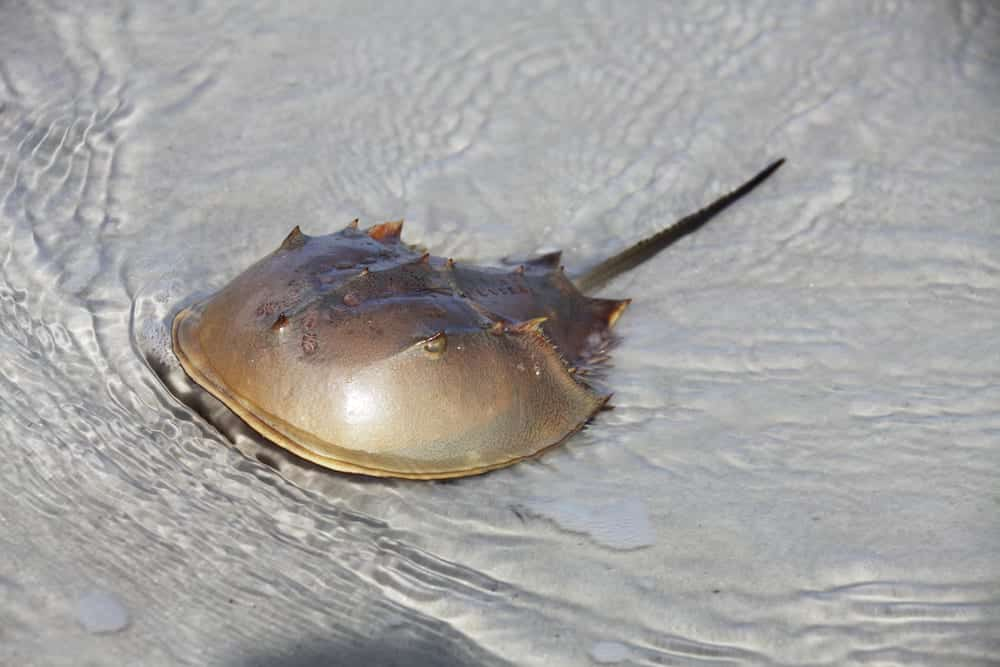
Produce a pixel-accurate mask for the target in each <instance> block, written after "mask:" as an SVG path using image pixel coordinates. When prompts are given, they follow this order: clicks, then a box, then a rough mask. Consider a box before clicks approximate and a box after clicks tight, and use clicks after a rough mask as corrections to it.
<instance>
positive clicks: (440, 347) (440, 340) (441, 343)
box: [424, 331, 448, 359]
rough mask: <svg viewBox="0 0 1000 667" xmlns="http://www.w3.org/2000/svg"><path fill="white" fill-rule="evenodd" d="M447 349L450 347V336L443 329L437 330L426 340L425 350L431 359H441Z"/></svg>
mask: <svg viewBox="0 0 1000 667" xmlns="http://www.w3.org/2000/svg"><path fill="white" fill-rule="evenodd" d="M446 349H448V337H447V336H446V335H445V334H444V332H443V331H439V332H437V333H436V334H434V335H433V336H431V337H430V338H428V339H427V340H425V341H424V352H426V353H427V356H429V357H430V358H431V359H440V358H441V355H443V354H444V351H445V350H446Z"/></svg>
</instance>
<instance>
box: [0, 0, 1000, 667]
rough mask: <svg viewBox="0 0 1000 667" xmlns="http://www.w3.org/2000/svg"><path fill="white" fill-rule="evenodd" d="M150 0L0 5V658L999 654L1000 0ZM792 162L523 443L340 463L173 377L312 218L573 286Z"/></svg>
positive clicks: (660, 288)
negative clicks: (576, 393) (327, 462)
mask: <svg viewBox="0 0 1000 667" xmlns="http://www.w3.org/2000/svg"><path fill="white" fill-rule="evenodd" d="M78 4H79V6H77V5H78ZM160 4H161V3H141V4H139V3H123V4H118V3H110V2H108V3H98V4H97V5H95V4H94V3H82V4H81V3H59V2H50V3H46V4H41V3H17V2H15V3H13V4H10V3H7V4H5V5H4V7H3V8H2V9H0V257H2V263H0V415H2V420H0V447H2V451H3V453H4V455H3V457H2V458H0V664H12V665H14V664H18V665H21V664H30V665H81V664H87V665H118V664H143V665H177V664H190V665H204V664H210V665H281V664H287V665H320V664H345V665H347V664H366V663H367V664H407V665H412V664H441V665H450V664H476V665H480V664H481V665H490V664H498V665H500V664H526V665H581V664H589V663H594V664H635V665H655V664H684V665H723V664H725V665H731V664H747V665H786V664H796V665H833V664H836V665H850V664H870V663H876V664H907V665H982V664H991V663H995V661H997V660H998V656H1000V638H998V634H997V628H998V627H1000V558H998V557H997V554H998V553H1000V525H998V520H997V515H998V512H1000V493H998V490H997V484H996V480H997V479H998V473H1000V338H998V337H997V334H996V332H997V331H998V325H1000V322H998V315H997V313H1000V214H998V205H1000V195H998V190H997V187H996V184H997V182H998V181H1000V115H998V114H997V112H996V109H997V108H998V107H1000V13H998V11H997V9H996V5H995V4H994V3H989V2H985V1H984V2H979V3H977V2H955V3H912V4H911V3H892V2H879V3H871V2H853V3H848V2H838V3H822V2H818V3H784V2H754V3H746V2H735V1H734V2H721V3H719V2H715V3H708V2H705V3H700V2H699V3H684V5H683V6H676V7H673V6H671V7H665V6H662V5H661V4H660V3H649V4H641V3H558V2H548V3H542V4H539V3H523V4H516V3H489V6H488V7H483V8H477V7H473V6H471V5H469V4H468V3H448V2H434V3H395V4H385V3H382V4H380V5H379V7H378V8H373V7H371V6H370V3H351V2H341V3H326V2H322V3H319V2H317V3H314V4H312V5H309V4H308V3H306V4H303V3H298V4H296V5H295V6H294V7H291V8H281V7H279V6H277V5H274V6H268V5H264V4H255V3H236V2H234V3H229V4H224V3H200V2H194V3H187V4H183V5H176V6H175V7H174V8H163V7H160ZM782 155H783V156H786V157H788V158H789V163H788V164H787V165H786V166H785V167H784V168H783V169H782V170H781V172H779V174H778V175H777V176H776V177H775V178H774V179H773V180H772V181H769V182H768V183H767V184H766V185H765V186H764V187H762V188H761V189H760V190H758V191H757V192H755V193H754V194H753V195H752V196H751V197H750V198H748V199H747V200H745V201H744V202H741V203H740V204H739V206H738V207H736V208H734V209H732V210H731V211H729V212H727V213H726V215H725V217H724V218H721V219H720V220H719V221H718V222H717V223H714V224H713V225H711V226H710V227H708V228H706V229H705V230H703V231H702V232H700V233H699V234H698V235H696V236H695V237H692V238H690V239H686V240H685V241H684V242H682V243H680V244H678V245H677V246H676V247H675V248H673V249H672V250H671V251H670V252H668V253H666V254H664V255H662V256H660V257H658V258H657V259H656V260H655V261H653V262H651V263H650V264H647V265H645V266H644V267H642V268H640V269H638V270H636V271H635V272H633V273H632V274H630V275H628V276H626V277H623V278H621V279H620V280H618V281H616V282H615V283H614V284H613V285H611V286H609V287H608V288H607V289H606V290H605V291H604V292H603V293H602V294H603V296H607V297H626V296H628V297H632V298H633V304H632V306H631V308H630V310H629V311H628V313H627V314H626V315H625V316H624V317H623V318H622V319H621V321H620V322H619V325H618V331H619V333H620V334H621V336H622V342H621V344H620V345H619V346H618V348H617V349H616V350H615V351H614V354H613V362H612V366H611V367H610V369H609V372H608V377H607V381H608V384H609V385H610V386H611V387H612V388H613V389H614V390H615V399H614V403H615V406H616V408H615V410H613V411H612V412H608V413H603V414H601V415H600V416H599V418H598V419H596V420H595V422H594V423H593V424H592V425H591V426H590V427H589V428H588V429H586V430H585V431H584V432H583V433H581V434H579V435H578V436H576V437H574V438H573V439H572V440H571V441H570V442H569V443H568V444H567V445H566V446H564V447H561V448H559V449H557V450H554V451H552V452H551V453H549V454H546V455H545V456H543V457H542V458H541V459H539V460H537V461H533V462H530V463H525V464H520V465H517V466H515V467H512V468H509V469H506V470H502V471H498V472H494V473H491V474H488V475H485V476H482V477H477V478H471V479H464V480H459V481H454V482H448V483H418V482H401V481H392V480H368V479H362V478H356V477H351V476H345V475H339V474H336V473H330V472H326V471H321V470H319V469H317V468H314V467H311V466H308V465H305V464H301V463H299V462H297V461H295V460H294V459H292V458H290V457H286V456H282V454H281V453H280V451H275V450H273V449H267V448H266V445H263V444H261V443H259V442H257V441H256V440H255V439H254V438H253V437H252V434H249V433H247V432H246V430H245V429H244V428H242V427H241V424H240V423H239V422H238V420H234V419H233V418H231V417H227V414H226V413H225V412H224V411H219V410H217V409H216V408H217V406H214V405H213V404H212V402H211V401H206V400H204V398H203V397H202V398H199V395H198V392H197V391H196V390H195V388H193V387H191V386H190V385H189V384H185V379H184V377H183V374H182V373H179V372H178V370H177V367H176V361H175V360H174V359H173V357H172V355H171V354H170V351H169V344H168V342H169V341H168V333H167V331H168V329H167V328H166V327H167V325H168V324H169V317H170V314H171V313H172V312H173V311H175V310H176V309H177V308H178V307H179V306H180V305H181V304H183V303H185V302H187V301H189V300H190V299H192V298H194V297H196V296H197V295H203V294H206V293H208V292H210V291H211V290H212V289H215V288H217V287H219V286H220V285H222V284H224V283H225V282H226V281H228V280H229V279H231V278H232V277H233V276H235V275H236V274H237V273H239V272H240V271H242V270H243V268H245V267H246V266H247V265H248V264H249V263H250V262H252V261H254V260H256V259H257V258H258V257H260V256H261V255H263V254H264V253H266V252H269V251H271V250H272V249H273V248H274V247H276V246H277V244H278V243H280V241H281V239H282V238H284V236H285V235H286V234H287V233H288V230H289V229H291V227H292V226H294V225H296V224H298V225H301V227H302V229H303V231H305V232H306V233H309V234H321V233H326V232H329V231H333V230H336V229H339V228H340V227H342V226H343V225H344V224H346V223H347V222H348V221H349V220H351V219H353V218H355V217H360V218H361V219H362V220H363V221H364V222H366V223H369V224H370V223H375V222H380V221H382V220H390V219H397V218H405V219H406V220H407V227H406V231H405V234H406V238H407V239H408V240H410V241H414V242H417V241H419V242H422V243H423V244H425V245H426V246H428V247H429V248H431V249H433V251H434V253H435V254H439V255H445V256H454V257H457V258H467V259H476V260H479V261H483V262H495V261H498V260H499V259H500V258H502V257H505V256H525V255H529V254H531V253H534V252H538V251H542V250H549V249H553V248H562V249H564V251H565V253H566V254H565V261H566V263H567V265H568V266H570V267H571V268H572V267H585V266H588V265H592V264H593V263H595V262H597V261H599V260H600V259H602V258H603V257H604V256H606V255H607V254H608V253H610V252H613V251H615V250H617V249H620V248H622V247H624V246H625V245H626V244H627V243H628V242H630V241H632V240H635V239H637V238H639V237H641V236H643V235H645V234H648V233H650V232H651V231H653V230H655V229H657V228H658V227H660V226H661V225H663V224H665V223H667V222H669V221H671V220H673V219H675V218H677V217H678V216H680V215H682V214H685V213H687V212H689V211H691V210H693V209H696V208H698V207H700V206H702V205H703V204H705V203H707V202H708V201H709V200H711V199H712V198H713V197H715V196H717V195H719V194H720V193H722V192H723V191H724V190H726V189H728V188H730V187H732V186H735V185H736V184H738V183H739V182H741V181H742V180H743V179H745V178H746V177H747V176H749V175H751V174H752V173H754V172H755V171H756V170H757V169H759V168H760V167H762V166H763V165H764V164H766V163H767V161H768V160H770V159H772V158H774V157H777V156H782ZM192 406H193V407H192Z"/></svg>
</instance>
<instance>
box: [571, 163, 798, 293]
mask: <svg viewBox="0 0 1000 667" xmlns="http://www.w3.org/2000/svg"><path fill="white" fill-rule="evenodd" d="M784 163H785V159H784V158H781V159H780V160H775V161H774V162H772V163H771V164H770V165H768V166H767V167H766V168H765V169H764V170H763V171H761V172H760V173H759V174H757V175H756V176H754V177H753V178H751V179H750V180H749V181H747V182H746V183H744V184H743V185H741V186H740V187H738V188H736V189H735V190H733V191H732V192H730V193H729V194H726V195H723V196H722V197H720V198H718V199H716V200H715V201H714V202H712V203H711V204H709V205H708V206H706V207H705V208H703V209H701V210H700V211H696V212H694V213H692V214H691V215H688V216H685V217H683V218H681V219H680V220H678V221H677V222H675V223H674V224H672V225H670V226H669V227H667V228H666V229H662V230H660V231H659V232H657V233H656V234H653V235H652V236H650V237H647V238H645V239H643V240H641V241H639V242H638V243H636V244H635V245H633V246H631V247H629V248H626V249H625V250H623V251H622V252H620V253H618V254H617V255H614V256H612V257H609V258H608V259H606V260H604V261H603V262H601V263H600V264H598V265H597V266H595V267H594V268H593V269H591V270H590V271H588V272H587V273H585V274H583V276H581V277H580V278H579V279H578V280H576V281H574V282H575V283H576V286H577V287H578V288H579V289H580V291H581V292H583V293H584V294H592V293H593V292H595V291H597V290H599V289H600V288H602V287H604V286H605V285H606V284H608V283H609V282H610V281H611V280H613V279H614V278H617V277H618V276H620V275H621V274H623V273H625V272H626V271H629V270H631V269H634V268H635V267H637V266H639V265H640V264H642V263H643V262H645V261H646V260H648V259H650V258H652V257H653V256H654V255H656V254H657V253H659V252H660V251H661V250H664V249H665V248H667V247H668V246H670V245H672V244H673V243H674V241H677V240H678V239H680V238H683V237H684V236H687V235H688V234H690V233H691V232H694V231H696V230H698V229H699V228H701V227H702V226H704V225H705V223H707V222H708V221H709V220H711V219H712V218H714V217H715V216H716V215H718V214H719V213H721V212H722V211H723V210H725V209H726V208H728V207H729V206H730V205H731V204H733V203H735V202H736V200H738V199H740V198H741V197H743V196H744V195H746V194H748V193H749V192H750V191H751V190H753V189H754V188H756V187H757V186H758V185H760V184H761V183H763V182H764V181H765V180H767V177H768V176H770V175H771V174H773V173H774V172H775V171H777V170H778V167H780V166H781V165H783V164H784Z"/></svg>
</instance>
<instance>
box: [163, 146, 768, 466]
mask: <svg viewBox="0 0 1000 667" xmlns="http://www.w3.org/2000/svg"><path fill="white" fill-rule="evenodd" d="M781 164H782V160H778V161H777V162H775V163H773V164H772V165H770V166H769V167H768V168H767V169H765V170H764V171H762V172H761V173H760V174H758V175H757V176H756V177H754V178H753V179H752V180H750V181H748V182H747V183H746V184H744V185H743V186H742V187H740V188H739V189H737V190H735V191H733V192H732V193H730V194H728V195H726V196H724V197H722V198H721V199H719V200H718V201H716V202H715V203H713V204H712V205H710V206H708V207H707V208H705V209H702V210H701V211H699V212H697V213H694V214H692V215H690V216H688V217H686V218H683V219H682V220H680V221H679V222H677V223H675V224H674V225H671V226H670V227H667V228H666V229H664V230H663V231H661V232H659V233H658V234H656V235H654V236H652V237H650V238H648V239H645V240H643V241H641V242H639V243H638V244H636V245H634V246H632V247H630V248H628V249H627V250H625V251H624V252H622V253H619V254H618V255H615V256H614V257H612V258H610V259H608V260H606V261H605V262H603V263H601V264H600V265H598V266H597V267H595V268H594V269H592V270H591V271H589V272H587V273H585V274H584V275H583V276H582V277H580V278H579V279H577V280H576V281H575V282H574V281H571V280H570V279H569V278H568V277H567V276H566V275H565V273H564V272H563V269H562V267H561V266H560V264H559V262H560V255H559V253H552V254H548V255H543V256H541V257H538V258H535V259H532V260H528V261H525V262H523V263H521V264H518V265H516V268H487V267H479V266H470V265H466V264H465V263H462V262H454V261H452V260H450V259H443V258H439V257H433V256H431V255H429V254H427V253H421V252H420V251H418V250H417V249H416V248H414V247H412V246H409V245H407V244H405V243H403V242H402V241H401V239H400V233H401V232H402V226H403V225H402V222H386V223H383V224H380V225H375V226H374V227H371V228H369V229H367V230H360V229H358V224H357V221H355V222H353V223H351V224H350V225H348V226H347V227H346V228H345V229H342V230H341V231H339V232H336V233H333V234H328V235H326V236H315V237H313V236H307V235H305V234H303V233H302V232H301V231H300V230H299V228H298V227H296V228H295V229H293V230H292V232H291V233H290V234H289V235H288V237H287V238H286V239H285V240H284V241H283V242H282V244H281V246H280V247H279V248H278V249H277V250H275V251H274V252H273V253H271V254H270V255H268V256H266V257H264V258H263V259H262V260H260V261H259V262H257V263H256V264H254V265H253V266H251V267H250V268H249V269H247V270H246V271H244V272H243V273H242V274H240V275H239V276H237V277H236V278H235V279H234V280H233V281H232V282H231V283H229V285H227V286H226V287H224V288H223V289H222V290H221V291H219V292H218V293H216V294H215V295H213V296H212V297H211V298H209V299H207V300H205V301H202V302H200V303H197V304H195V305H193V306H191V307H189V308H186V309H184V310H182V311H181V312H180V313H179V314H178V315H177V317H176V318H175V319H174V324H173V343H174V350H175V352H176V354H177V356H178V358H179V359H180V362H181V365H182V366H183V367H184V370H185V371H186V372H187V373H188V375H190V376H191V377H192V378H193V379H194V380H195V382H197V383H198V384H199V385H201V386H202V387H204V388H205V389H206V390H208V391H209V392H210V393H211V394H213V395H214V396H215V397H217V398H218V399H219V400H221V401H222V402H223V403H225V404H226V405H227V406H228V407H229V408H231V409H232V410H233V411H234V412H236V413H237V414H238V415H239V416H240V417H241V418H242V419H243V420H244V421H246V422H247V423H248V424H249V425H250V426H251V427H253V428H254V429H255V430H256V431H258V432H259V433H261V434H262V435H264V436H265V437H267V438H268V439H269V440H271V441H273V442H274V443H276V444H277V445H279V446H281V447H284V448H285V449H288V450H290V451H292V452H294V453H295V454H298V455H299V456H301V457H303V458H305V459H308V460H310V461H313V462H315V463H318V464H319V465H321V466H325V467H327V468H332V469H334V470H340V471H344V472H352V473H361V474H365V475H375V476H380V477H408V478H416V479H435V478H446V477H461V476H465V475H475V474H478V473H482V472H486V471H488V470H492V469H494V468H500V467H503V466H507V465H510V464H512V463H516V462H517V461H521V460H523V459H526V458H529V457H532V456H535V455H537V454H538V453H539V452H542V451H543V450H545V449H547V448H549V447H552V446H554V445H557V444H559V443H560V442H562V441H563V440H565V439H566V438H567V437H568V436H570V435H571V434H573V433H575V432H576V431H577V430H579V429H580V428H581V427H582V426H583V425H584V424H586V423H587V421H588V420H589V419H590V418H591V417H592V416H593V415H594V414H595V413H596V412H597V411H598V410H600V409H601V407H602V406H603V405H604V404H605V402H606V401H607V398H608V397H607V396H606V395H602V394H600V393H598V392H596V391H595V390H594V389H593V388H592V387H591V386H590V385H589V384H588V382H587V377H586V373H587V371H588V370H590V369H592V368H593V367H594V366H595V365H599V364H600V363H601V362H602V361H603V360H604V359H605V358H606V355H605V353H606V351H607V348H608V345H609V343H610V341H611V332H610V330H611V327H612V326H614V324H615V321H616V320H617V319H618V317H619V316H620V315H621V314H622V312H623V311H624V310H625V307H626V306H628V304H629V300H628V299H625V300H616V299H596V298H590V297H587V296H585V293H590V292H593V291H594V290H596V289H598V288H600V287H601V286H603V285H604V284H606V283H607V282H608V281H609V280H611V279H612V278H614V277H615V276H617V275H619V274H621V273H622V272H624V271H627V270H629V269H631V268H633V267H634V266H637V265H638V264H639V263H641V262H643V261H645V260H647V259H649V258H650V257H652V256H653V255H654V254H656V253H657V252H659V251H660V250H662V249H664V248H665V247H667V246H668V245H670V244H671V243H672V242H673V241H675V240H677V239H678V238H680V237H682V236H684V235H686V234H689V233H691V232H693V231H694V230H695V229H697V228H699V227H701V226H702V225H704V224H705V223H706V222H707V221H708V220H709V219H710V218H711V217H713V216H714V215H715V214H717V213H718V212H719V211H721V210H722V209H724V208H725V207H726V206H728V205H729V204H731V203H732V202H734V201H735V200H736V199H738V198H740V197H741V196H743V195H744V194H746V193H747V192H749V191H750V190H752V189H753V188H754V187H756V186H757V185H758V184H759V183H761V182H762V181H763V180H764V179H766V178H767V177H768V176H769V175H770V174H771V173H772V172H774V171H775V170H776V169H777V168H778V167H779V166H780V165H781Z"/></svg>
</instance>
